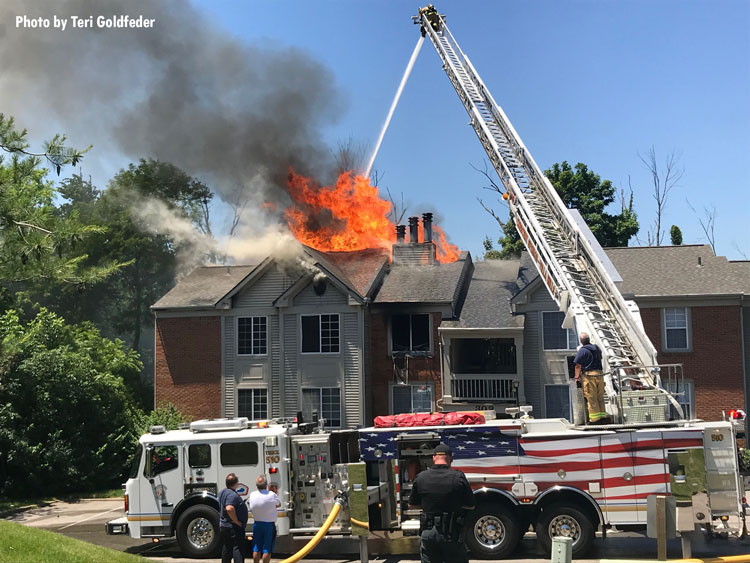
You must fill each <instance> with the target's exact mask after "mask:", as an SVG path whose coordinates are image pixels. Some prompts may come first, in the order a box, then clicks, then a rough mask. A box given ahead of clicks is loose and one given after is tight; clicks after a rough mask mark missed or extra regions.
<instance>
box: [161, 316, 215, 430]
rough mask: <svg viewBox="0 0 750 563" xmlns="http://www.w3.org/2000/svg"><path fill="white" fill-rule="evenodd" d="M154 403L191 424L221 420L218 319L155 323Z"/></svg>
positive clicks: (184, 318) (204, 318)
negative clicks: (170, 408)
mask: <svg viewBox="0 0 750 563" xmlns="http://www.w3.org/2000/svg"><path fill="white" fill-rule="evenodd" d="M155 349H156V353H155V358H154V395H155V402H156V404H157V405H160V404H161V403H164V402H170V403H173V404H174V405H175V406H176V407H177V408H178V409H179V410H180V411H182V412H183V413H184V414H186V415H190V416H192V417H193V420H199V419H203V418H219V417H221V318H220V317H180V318H168V319H156V346H155Z"/></svg>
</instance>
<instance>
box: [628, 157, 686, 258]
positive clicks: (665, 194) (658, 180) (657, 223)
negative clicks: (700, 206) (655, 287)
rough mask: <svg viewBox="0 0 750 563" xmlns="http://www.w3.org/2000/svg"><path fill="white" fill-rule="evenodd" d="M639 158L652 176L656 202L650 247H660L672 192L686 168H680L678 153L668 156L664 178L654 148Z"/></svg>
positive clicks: (649, 233)
mask: <svg viewBox="0 0 750 563" xmlns="http://www.w3.org/2000/svg"><path fill="white" fill-rule="evenodd" d="M638 158H640V159H641V162H642V163H643V165H644V166H645V167H646V169H647V170H648V171H649V173H650V174H651V184H652V187H653V192H652V194H651V197H653V198H654V201H655V202H656V218H655V219H654V226H653V228H652V230H651V231H649V232H648V240H649V243H648V244H649V246H653V245H656V246H660V245H661V242H662V240H663V239H664V231H663V230H662V228H661V224H662V219H663V218H664V215H665V212H666V208H667V202H668V200H669V194H670V192H671V191H672V190H673V189H674V188H675V187H677V186H678V185H679V181H680V180H681V179H682V176H683V174H684V173H685V168H684V167H682V166H680V155H679V154H678V153H677V152H676V151H674V150H673V151H672V152H671V153H669V154H667V155H666V157H665V159H664V167H663V170H664V177H663V178H662V175H661V172H660V168H659V163H658V160H657V157H656V149H654V147H653V146H652V147H651V148H650V149H649V150H648V152H646V154H645V155H642V154H641V153H638Z"/></svg>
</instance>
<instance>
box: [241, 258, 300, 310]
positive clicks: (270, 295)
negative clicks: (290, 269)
mask: <svg viewBox="0 0 750 563" xmlns="http://www.w3.org/2000/svg"><path fill="white" fill-rule="evenodd" d="M291 284H292V281H291V280H290V279H289V278H288V277H287V276H285V275H284V274H282V273H281V272H279V271H278V270H276V269H275V268H269V269H268V271H267V272H266V273H265V274H263V275H262V276H261V277H260V278H259V279H257V280H255V282H253V283H251V284H250V286H249V287H248V288H247V289H246V290H244V291H241V292H240V293H238V294H237V295H236V296H235V298H234V303H233V306H234V307H235V308H240V307H271V306H272V305H273V302H274V300H275V299H276V298H277V297H278V296H279V295H281V294H282V293H283V292H284V291H285V290H286V289H287V288H289V286H290V285H291Z"/></svg>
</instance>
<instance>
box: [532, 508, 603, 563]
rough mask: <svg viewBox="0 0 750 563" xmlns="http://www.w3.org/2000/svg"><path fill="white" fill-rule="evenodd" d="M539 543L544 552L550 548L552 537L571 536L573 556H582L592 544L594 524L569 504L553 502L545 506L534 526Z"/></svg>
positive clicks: (547, 551)
mask: <svg viewBox="0 0 750 563" xmlns="http://www.w3.org/2000/svg"><path fill="white" fill-rule="evenodd" d="M536 534H537V539H538V540H539V543H541V544H542V546H543V547H544V550H545V552H546V553H550V550H551V549H552V538H553V537H556V536H563V537H571V538H573V557H582V556H584V555H586V553H588V551H589V550H590V549H591V547H592V546H593V544H594V525H593V523H592V522H591V518H589V517H588V516H587V515H586V514H584V513H583V512H581V511H580V510H578V509H577V508H573V507H571V506H563V505H561V504H553V505H551V506H549V507H547V508H545V509H544V510H543V512H542V514H541V516H540V518H539V522H538V523H537V526H536Z"/></svg>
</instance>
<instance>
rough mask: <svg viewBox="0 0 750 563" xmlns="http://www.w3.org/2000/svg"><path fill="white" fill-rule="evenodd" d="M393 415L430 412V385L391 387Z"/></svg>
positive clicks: (417, 384)
mask: <svg viewBox="0 0 750 563" xmlns="http://www.w3.org/2000/svg"><path fill="white" fill-rule="evenodd" d="M391 405H392V406H393V414H401V413H404V412H432V385H430V384H427V383H412V384H410V385H391Z"/></svg>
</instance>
